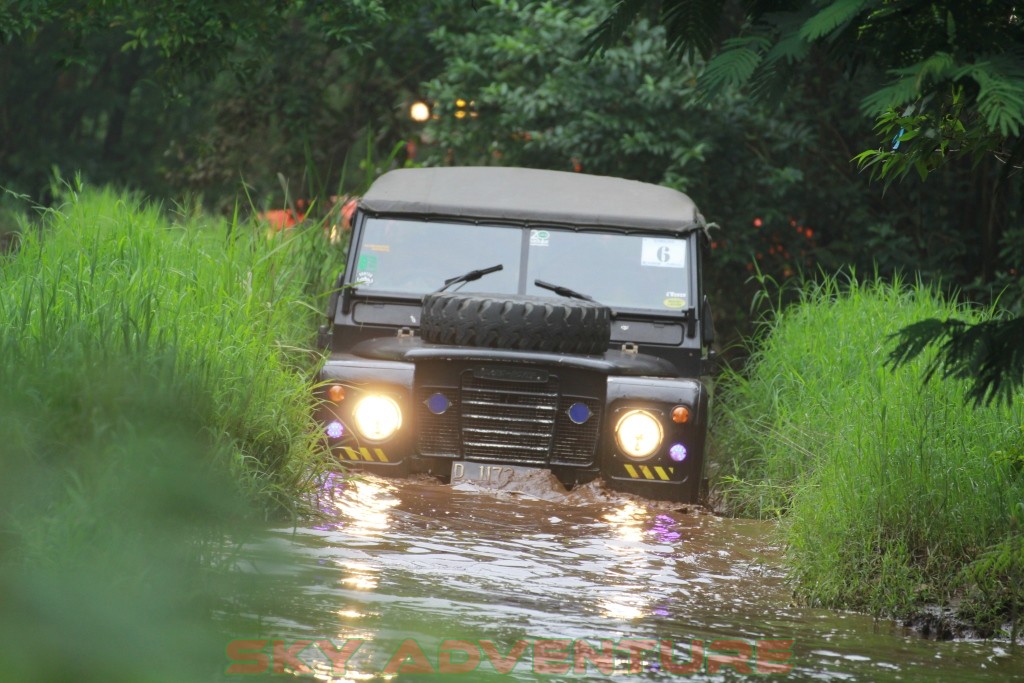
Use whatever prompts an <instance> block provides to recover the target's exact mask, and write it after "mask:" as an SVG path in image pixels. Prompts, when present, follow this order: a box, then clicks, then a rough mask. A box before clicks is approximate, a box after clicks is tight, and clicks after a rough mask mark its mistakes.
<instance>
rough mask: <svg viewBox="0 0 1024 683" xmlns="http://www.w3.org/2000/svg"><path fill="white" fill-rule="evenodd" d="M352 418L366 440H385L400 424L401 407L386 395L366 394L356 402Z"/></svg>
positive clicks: (393, 433) (392, 434)
mask: <svg viewBox="0 0 1024 683" xmlns="http://www.w3.org/2000/svg"><path fill="white" fill-rule="evenodd" d="M352 420H353V421H354V422H355V425H356V430H357V431H358V432H359V434H360V435H361V436H362V437H363V438H364V439H366V440H367V441H386V440H387V439H390V438H391V437H392V436H394V435H395V432H397V431H398V430H399V428H400V427H401V426H402V409H401V408H399V407H398V403H396V402H395V400H394V399H392V398H388V397H387V396H380V395H371V396H366V397H364V398H362V399H360V400H359V402H358V403H356V407H355V408H354V409H353V410H352Z"/></svg>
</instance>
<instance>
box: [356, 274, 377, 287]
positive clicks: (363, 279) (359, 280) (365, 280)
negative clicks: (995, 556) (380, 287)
mask: <svg viewBox="0 0 1024 683" xmlns="http://www.w3.org/2000/svg"><path fill="white" fill-rule="evenodd" d="M352 284H354V285H367V286H369V285H372V284H373V273H371V272H370V271H368V270H361V271H359V273H357V274H356V281H355V282H353V283H352Z"/></svg>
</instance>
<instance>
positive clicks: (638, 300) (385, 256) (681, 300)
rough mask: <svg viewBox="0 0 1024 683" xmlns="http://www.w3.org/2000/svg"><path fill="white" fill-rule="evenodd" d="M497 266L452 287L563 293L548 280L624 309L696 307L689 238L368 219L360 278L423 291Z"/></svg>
mask: <svg viewBox="0 0 1024 683" xmlns="http://www.w3.org/2000/svg"><path fill="white" fill-rule="evenodd" d="M524 254H525V255H526V260H525V262H524V261H523V255H524ZM497 264H501V265H502V266H503V268H502V270H500V271H495V272H491V273H488V274H486V275H484V276H482V277H481V278H480V279H478V280H474V281H471V282H466V283H460V284H456V285H454V286H452V287H451V289H450V291H453V290H459V291H463V292H493V293H497V294H516V293H525V294H530V295H534V296H544V297H551V296H555V294H553V293H552V292H551V291H549V290H547V289H543V288H541V287H538V286H536V285H535V284H534V281H535V280H542V281H545V282H548V283H550V284H552V285H557V286H559V287H566V288H568V289H571V290H575V291H576V292H579V293H581V294H585V295H587V296H589V297H592V298H593V299H594V300H595V301H597V302H599V303H602V304H604V305H606V306H610V307H612V308H616V309H647V310H655V311H658V312H662V313H666V312H676V311H681V310H683V309H686V308H688V307H690V306H692V305H693V303H692V301H691V297H690V272H689V269H690V254H689V253H688V246H687V240H686V239H685V238H681V237H669V236H652V235H637V234H631V235H627V234H622V233H614V232H598V231H572V230H564V229H557V228H551V229H537V228H532V229H527V228H519V227H502V226H486V225H471V224H466V223H441V222H437V223H434V222H430V223H427V222H423V221H413V220H405V219H391V218H368V219H367V221H366V225H365V228H364V231H363V235H362V240H361V242H360V246H359V256H358V258H357V265H356V273H355V276H354V278H353V280H352V281H353V282H355V283H357V286H358V287H359V289H360V290H366V289H369V290H373V291H379V292H388V293H395V294H410V295H415V296H417V297H419V296H422V295H424V294H427V293H429V292H433V291H435V290H437V289H439V288H440V287H442V286H443V285H444V282H445V280H447V279H449V278H453V277H456V276H459V275H462V274H464V273H467V272H469V271H472V270H477V269H485V268H489V267H491V266H494V265H497ZM524 270H525V272H524Z"/></svg>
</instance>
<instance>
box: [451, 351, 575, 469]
mask: <svg viewBox="0 0 1024 683" xmlns="http://www.w3.org/2000/svg"><path fill="white" fill-rule="evenodd" d="M557 410H558V378H556V377H549V378H548V380H547V381H546V382H513V381H500V380H491V379H483V378H479V377H475V376H474V375H473V372H472V371H466V372H464V373H462V453H463V455H464V456H465V457H466V458H468V459H472V460H482V461H487V462H508V463H522V464H524V465H545V464H547V462H548V457H549V453H550V452H551V445H552V439H553V438H554V435H555V413H556V412H557Z"/></svg>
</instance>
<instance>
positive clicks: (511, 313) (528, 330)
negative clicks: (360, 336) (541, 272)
mask: <svg viewBox="0 0 1024 683" xmlns="http://www.w3.org/2000/svg"><path fill="white" fill-rule="evenodd" d="M420 336H422V337H423V340H424V341H427V342H430V343H433V344H447V345H451V346H477V347H486V348H493V349H521V350H524V351H555V352H559V353H579V354H584V355H591V354H603V353H604V352H605V351H607V350H608V340H609V338H610V336H611V311H610V310H609V309H608V307H606V306H602V305H600V304H596V303H593V302H591V301H583V300H581V299H549V298H546V297H538V296H514V295H504V294H460V293H458V292H440V293H436V294H428V295H426V296H425V297H424V298H423V313H422V316H421V317H420Z"/></svg>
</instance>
